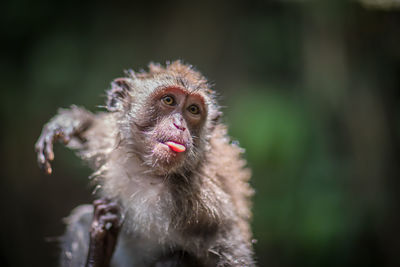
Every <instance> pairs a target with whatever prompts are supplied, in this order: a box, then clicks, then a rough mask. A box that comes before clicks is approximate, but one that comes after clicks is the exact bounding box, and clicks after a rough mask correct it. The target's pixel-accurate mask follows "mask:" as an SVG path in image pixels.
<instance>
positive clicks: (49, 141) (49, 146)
mask: <svg viewBox="0 0 400 267" xmlns="http://www.w3.org/2000/svg"><path fill="white" fill-rule="evenodd" d="M53 138H54V137H53V135H48V136H47V137H46V146H45V150H44V152H45V156H46V158H47V159H48V160H49V161H53V160H54V152H53Z"/></svg>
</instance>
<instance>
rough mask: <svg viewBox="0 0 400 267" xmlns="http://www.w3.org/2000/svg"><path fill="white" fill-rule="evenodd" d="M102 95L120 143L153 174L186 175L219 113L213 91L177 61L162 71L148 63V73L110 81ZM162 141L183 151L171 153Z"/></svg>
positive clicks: (198, 154) (200, 76) (198, 155)
mask: <svg viewBox="0 0 400 267" xmlns="http://www.w3.org/2000/svg"><path fill="white" fill-rule="evenodd" d="M107 95H108V100H107V108H108V110H109V111H112V112H115V113H116V115H117V117H118V118H119V129H120V138H121V143H123V144H125V145H128V146H130V147H131V148H132V153H135V154H136V155H137V156H138V157H139V158H140V159H141V160H142V161H143V163H144V164H145V165H147V166H148V167H151V170H152V171H153V172H155V173H157V174H159V175H165V174H171V173H177V172H180V173H184V172H185V171H186V170H192V169H194V167H195V166H194V165H196V164H198V163H199V161H200V160H201V157H202V156H203V155H204V151H206V150H207V149H209V148H208V147H207V144H208V140H209V138H210V135H211V132H212V130H213V129H214V127H215V124H216V122H217V121H218V118H219V116H220V111H219V110H218V106H217V103H216V100H215V93H214V91H213V90H211V89H210V86H209V84H208V83H207V80H206V79H205V78H204V76H203V75H201V73H200V72H198V71H196V70H194V69H193V68H192V66H190V65H185V64H182V63H181V62H180V61H174V62H172V63H171V64H167V65H166V67H162V66H161V65H159V64H153V63H152V64H150V65H149V71H148V72H141V73H135V72H133V71H129V72H128V77H126V78H119V79H116V80H114V82H113V83H112V88H111V89H110V90H109V91H108V92H107ZM171 99H172V100H171ZM166 100H167V101H168V102H167V101H166ZM169 102H171V103H169ZM138 137H139V138H138ZM168 141H173V142H175V143H178V144H180V145H183V146H184V147H185V149H186V151H184V152H175V151H174V150H172V149H171V148H170V147H169V146H168V145H166V143H168Z"/></svg>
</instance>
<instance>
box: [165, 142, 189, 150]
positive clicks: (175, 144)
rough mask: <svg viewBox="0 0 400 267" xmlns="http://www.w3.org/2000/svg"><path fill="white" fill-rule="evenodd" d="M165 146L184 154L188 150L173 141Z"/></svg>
mask: <svg viewBox="0 0 400 267" xmlns="http://www.w3.org/2000/svg"><path fill="white" fill-rule="evenodd" d="M165 144H166V145H167V146H169V148H171V149H172V150H173V151H175V152H184V151H185V150H186V147H185V146H184V145H182V144H178V143H175V142H173V141H168V142H165Z"/></svg>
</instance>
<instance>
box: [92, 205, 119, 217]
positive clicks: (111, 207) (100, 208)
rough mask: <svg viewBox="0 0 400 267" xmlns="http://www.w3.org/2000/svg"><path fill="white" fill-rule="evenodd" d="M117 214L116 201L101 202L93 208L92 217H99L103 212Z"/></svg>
mask: <svg viewBox="0 0 400 267" xmlns="http://www.w3.org/2000/svg"><path fill="white" fill-rule="evenodd" d="M107 213H108V214H116V215H118V214H119V206H118V205H117V204H116V203H109V204H102V205H99V206H97V207H96V208H95V210H94V217H95V218H100V217H101V216H104V215H105V214H107Z"/></svg>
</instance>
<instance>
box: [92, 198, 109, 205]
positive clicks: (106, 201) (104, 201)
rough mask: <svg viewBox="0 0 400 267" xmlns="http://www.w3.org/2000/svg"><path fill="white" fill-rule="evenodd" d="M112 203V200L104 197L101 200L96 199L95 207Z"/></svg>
mask: <svg viewBox="0 0 400 267" xmlns="http://www.w3.org/2000/svg"><path fill="white" fill-rule="evenodd" d="M110 201H111V199H110V198H108V197H103V198H100V199H96V200H95V201H93V206H95V207H97V206H99V205H103V204H107V203H109V202H110Z"/></svg>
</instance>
